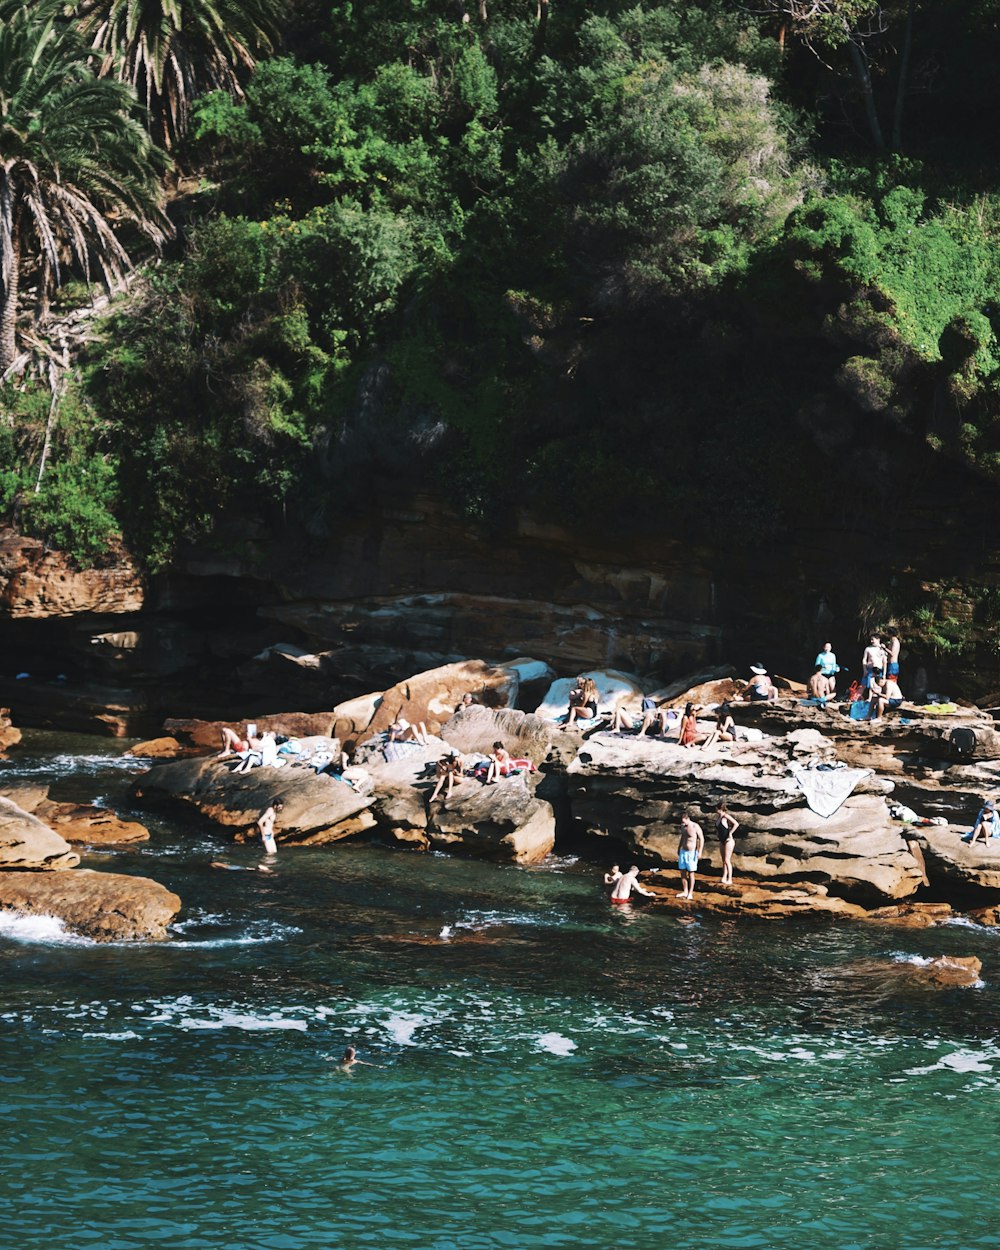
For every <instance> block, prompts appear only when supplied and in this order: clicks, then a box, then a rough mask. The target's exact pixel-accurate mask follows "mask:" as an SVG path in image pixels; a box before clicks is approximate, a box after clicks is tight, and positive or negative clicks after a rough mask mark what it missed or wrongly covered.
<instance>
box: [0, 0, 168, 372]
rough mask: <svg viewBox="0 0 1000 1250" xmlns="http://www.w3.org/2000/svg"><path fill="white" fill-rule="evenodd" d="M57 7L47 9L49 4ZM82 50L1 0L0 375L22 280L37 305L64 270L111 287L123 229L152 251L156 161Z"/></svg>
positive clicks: (118, 95)
mask: <svg viewBox="0 0 1000 1250" xmlns="http://www.w3.org/2000/svg"><path fill="white" fill-rule="evenodd" d="M57 2H58V0H57ZM91 55H92V54H91V51H90V49H89V48H88V47H87V45H86V43H85V42H84V41H83V39H82V38H81V37H80V34H79V32H78V31H77V30H76V29H75V28H74V27H73V26H72V25H71V24H70V23H68V22H67V21H65V20H63V19H62V18H61V16H60V12H59V8H58V7H57V5H54V4H46V3H40V0H26V2H24V3H16V2H11V0H7V2H6V3H2V2H0V374H3V373H5V372H6V371H7V370H8V369H9V368H10V366H11V364H12V363H13V362H14V360H15V358H16V354H17V350H16V349H17V342H16V332H17V313H18V299H19V293H20V289H21V275H22V270H23V269H24V268H25V267H34V270H35V276H36V278H37V284H38V290H39V295H40V297H41V298H42V299H43V300H44V299H45V298H46V297H47V295H48V293H49V292H50V291H51V289H52V288H53V287H54V286H58V285H59V284H60V282H61V280H62V277H63V274H64V270H65V268H66V266H67V264H69V265H70V266H71V267H72V266H75V267H76V271H77V272H80V273H82V275H83V277H84V278H85V279H86V280H87V281H88V282H90V281H91V280H92V274H93V273H94V271H95V270H97V271H99V273H100V275H101V276H102V277H103V279H104V281H105V282H106V283H107V285H108V286H109V287H110V286H113V285H114V284H115V283H116V282H118V281H119V280H120V279H121V278H122V277H123V276H124V274H125V272H126V271H127V270H128V269H129V268H130V267H131V260H130V259H129V255H128V253H127V251H126V250H125V247H124V246H123V244H122V242H121V240H120V239H119V237H118V234H117V232H116V231H117V230H118V229H120V228H121V227H122V226H128V227H131V228H133V229H137V230H138V231H139V232H141V233H142V234H145V235H146V236H147V237H148V238H149V239H151V240H152V241H153V242H154V243H155V244H157V245H159V244H160V243H161V242H162V241H163V239H164V238H165V237H166V235H167V234H168V233H169V230H170V226H169V223H168V221H167V220H166V218H165V217H164V216H163V214H162V212H161V211H160V208H159V196H160V188H159V183H158V181H157V178H156V173H155V165H156V163H157V159H158V158H159V162H160V163H161V165H162V162H163V157H162V153H161V154H158V153H157V150H156V149H155V148H154V147H153V146H152V144H151V143H150V140H149V136H148V135H147V134H146V131H145V129H144V128H143V126H142V125H141V123H140V122H139V121H138V119H137V118H136V116H135V113H136V103H135V99H134V97H133V96H132V93H131V92H130V91H129V89H128V88H127V87H125V86H123V85H122V84H120V83H116V82H109V81H103V80H101V79H99V78H96V77H95V76H94V72H93V69H92V67H91V64H90V59H91Z"/></svg>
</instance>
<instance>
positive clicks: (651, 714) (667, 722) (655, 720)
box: [638, 699, 678, 738]
mask: <svg viewBox="0 0 1000 1250" xmlns="http://www.w3.org/2000/svg"><path fill="white" fill-rule="evenodd" d="M647 705H648V706H647ZM677 721H678V715H677V713H676V712H675V711H674V709H673V708H672V707H668V706H667V705H666V704H665V703H662V704H660V705H659V706H657V705H656V703H655V702H654V701H653V700H652V699H643V701H642V724H641V725H640V726H639V734H638V736H639V737H640V738H642V737H648V736H650V730H652V733H653V735H656V734H662V735H663V737H664V738H668V737H669V736H670V731H671V730H672V729H673V728H674V727H675V726H676V725H677Z"/></svg>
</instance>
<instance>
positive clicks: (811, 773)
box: [792, 768, 872, 816]
mask: <svg viewBox="0 0 1000 1250" xmlns="http://www.w3.org/2000/svg"><path fill="white" fill-rule="evenodd" d="M871 775H872V770H871V769H870V768H831V769H826V768H793V769H792V776H793V777H794V778H795V782H796V784H797V785H798V787H799V789H800V790H801V791H802V793H803V794H804V795H805V796H806V802H807V803H808V804H809V807H810V808H811V809H812V810H813V811H814V812H815V813H816V815H817V816H832V815H833V813H834V812H835V811H837V809H838V808H840V807H841V806H843V804H844V801H845V800H846V799H848V798H850V796H851V795H852V794H853V793H854V789H855V787H856V786H858V785H860V784H861V782H862V781H864V780H865V778H866V777H870V776H871Z"/></svg>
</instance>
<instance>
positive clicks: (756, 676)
mask: <svg viewBox="0 0 1000 1250" xmlns="http://www.w3.org/2000/svg"><path fill="white" fill-rule="evenodd" d="M750 672H751V673H752V674H753V676H752V677H751V678H750V680H749V681H748V682H747V684H746V685H745V686H744V687H743V689H742V690H741V691H740V693H739V694H738V695H737V696H736V697H737V698H738V699H748V700H749V701H750V702H751V703H767V702H773V701H774V700H775V699H777V697H778V690H777V687H776V686H775V684H774V682H773V681H772V680H771V678H770V676H769V675H768V671H767V669H766V668H765V667H764V665H763V664H751V665H750Z"/></svg>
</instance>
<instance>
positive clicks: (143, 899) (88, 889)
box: [0, 868, 181, 942]
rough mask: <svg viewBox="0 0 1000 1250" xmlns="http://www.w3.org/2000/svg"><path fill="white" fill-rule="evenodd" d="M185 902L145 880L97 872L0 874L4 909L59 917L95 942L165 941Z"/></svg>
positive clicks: (87, 870)
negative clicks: (170, 926)
mask: <svg viewBox="0 0 1000 1250" xmlns="http://www.w3.org/2000/svg"><path fill="white" fill-rule="evenodd" d="M180 907H181V900H180V899H179V898H178V897H177V895H176V894H174V893H172V892H171V891H170V890H168V889H167V888H166V887H165V886H162V885H160V884H159V882H157V881H151V880H149V878H147V877H129V876H125V875H123V874H121V873H111V872H93V871H91V870H90V869H86V868H77V869H73V870H72V871H68V872H46V873H34V872H16V873H15V872H5V873H0V910H2V911H7V912H15V913H17V914H18V915H22V916H55V917H56V918H57V919H59V920H62V921H63V923H64V924H65V925H66V926H67V928H68V929H70V930H71V932H73V933H77V934H81V935H82V936H84V937H88V938H92V939H93V940H94V941H95V942H115V941H134V940H136V939H143V938H145V939H149V938H154V939H155V938H163V937H165V936H166V929H167V925H169V924H170V922H171V920H173V918H174V916H176V915H177V913H178V911H179V910H180Z"/></svg>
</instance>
